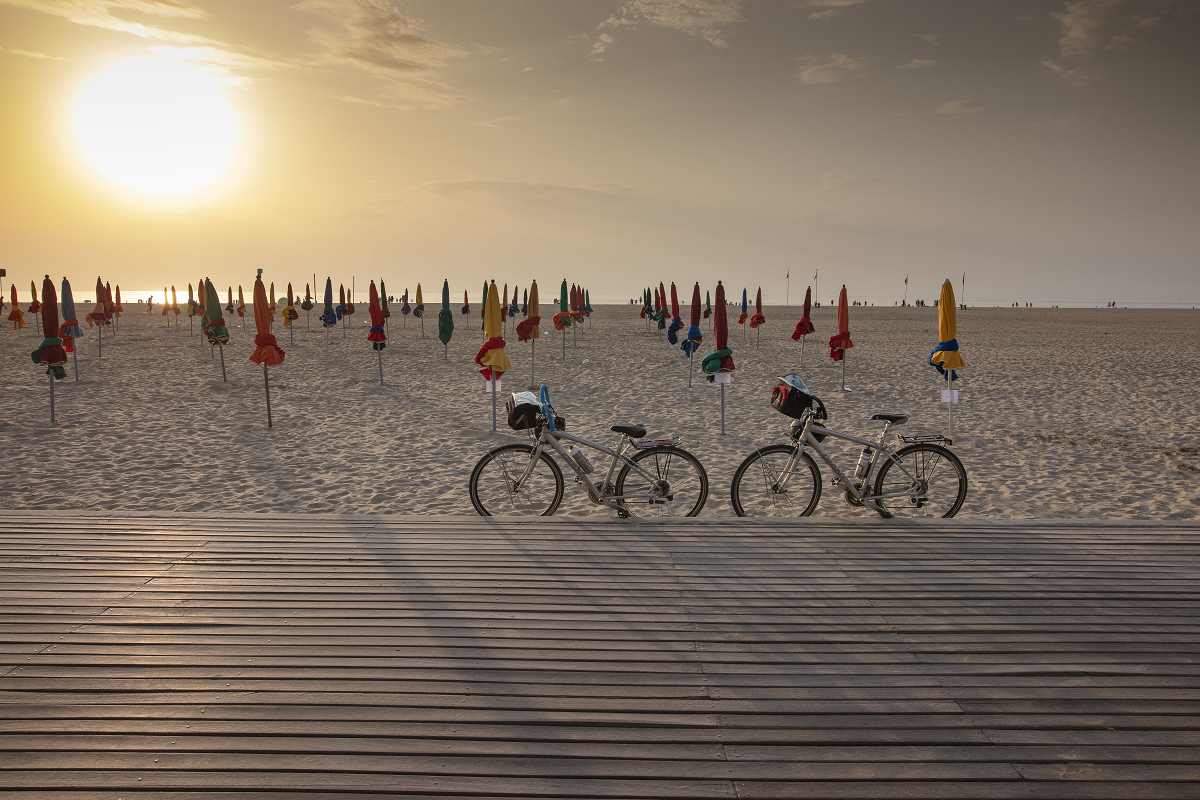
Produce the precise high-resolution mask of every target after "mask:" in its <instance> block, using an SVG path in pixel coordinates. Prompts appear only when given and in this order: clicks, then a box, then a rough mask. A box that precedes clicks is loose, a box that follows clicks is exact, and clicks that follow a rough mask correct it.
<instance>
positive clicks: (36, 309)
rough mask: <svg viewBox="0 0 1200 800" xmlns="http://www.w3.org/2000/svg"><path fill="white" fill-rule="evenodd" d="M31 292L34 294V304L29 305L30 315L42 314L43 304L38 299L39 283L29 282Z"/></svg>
mask: <svg viewBox="0 0 1200 800" xmlns="http://www.w3.org/2000/svg"><path fill="white" fill-rule="evenodd" d="M29 291H30V292H31V293H32V294H33V302H32V303H30V304H29V313H30V314H37V313H40V312H41V310H42V304H41V303H39V302H38V299H37V283H35V282H34V281H30V282H29Z"/></svg>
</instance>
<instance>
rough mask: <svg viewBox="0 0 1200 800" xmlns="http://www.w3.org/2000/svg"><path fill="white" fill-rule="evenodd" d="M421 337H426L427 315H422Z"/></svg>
mask: <svg viewBox="0 0 1200 800" xmlns="http://www.w3.org/2000/svg"><path fill="white" fill-rule="evenodd" d="M421 338H422V339H424V338H425V317H421Z"/></svg>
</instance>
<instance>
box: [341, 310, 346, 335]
mask: <svg viewBox="0 0 1200 800" xmlns="http://www.w3.org/2000/svg"><path fill="white" fill-rule="evenodd" d="M342 341H343V342H344V341H346V315H345V314H342Z"/></svg>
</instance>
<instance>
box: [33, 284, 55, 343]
mask: <svg viewBox="0 0 1200 800" xmlns="http://www.w3.org/2000/svg"><path fill="white" fill-rule="evenodd" d="M29 291H30V293H32V294H33V302H31V303H30V304H29V309H28V311H29V313H30V314H32V315H33V321H34V324H35V325H36V326H37V332H38V334H39V335H40V334H41V332H42V315H41V311H42V304H41V303H39V302H38V299H37V283H36V282H35V281H30V282H29ZM46 335H47V336H51V335H53V334H52V332H51V331H46Z"/></svg>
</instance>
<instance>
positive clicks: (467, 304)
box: [462, 289, 471, 316]
mask: <svg viewBox="0 0 1200 800" xmlns="http://www.w3.org/2000/svg"><path fill="white" fill-rule="evenodd" d="M462 313H463V316H466V315H468V314H470V313H471V301H470V300H468V299H467V290H466V289H463V304H462Z"/></svg>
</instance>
